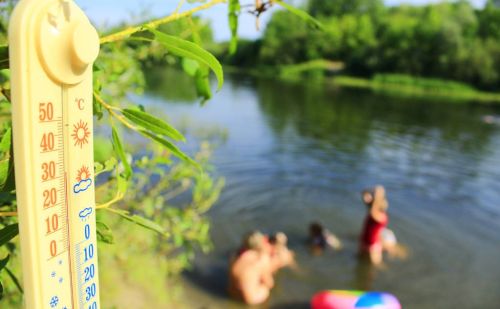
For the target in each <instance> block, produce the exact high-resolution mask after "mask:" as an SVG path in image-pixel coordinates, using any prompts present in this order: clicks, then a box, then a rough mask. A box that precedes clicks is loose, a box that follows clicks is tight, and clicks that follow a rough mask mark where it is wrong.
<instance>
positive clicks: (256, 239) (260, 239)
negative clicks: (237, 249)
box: [243, 231, 265, 250]
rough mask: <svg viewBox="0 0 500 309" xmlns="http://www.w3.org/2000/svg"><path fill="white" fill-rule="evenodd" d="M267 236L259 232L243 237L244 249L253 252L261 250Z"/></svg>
mask: <svg viewBox="0 0 500 309" xmlns="http://www.w3.org/2000/svg"><path fill="white" fill-rule="evenodd" d="M264 240H265V236H264V234H262V233H261V232H259V231H253V232H250V233H248V234H246V235H245V236H244V237H243V247H244V248H247V249H251V250H258V249H261V248H262V246H263V244H264Z"/></svg>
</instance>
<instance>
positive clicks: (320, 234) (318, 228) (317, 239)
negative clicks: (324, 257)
mask: <svg viewBox="0 0 500 309" xmlns="http://www.w3.org/2000/svg"><path fill="white" fill-rule="evenodd" d="M308 243H309V247H310V249H311V252H312V253H313V254H321V253H322V252H323V251H324V250H325V249H327V248H333V249H334V250H340V249H342V242H341V241H340V240H339V239H338V238H337V237H336V236H335V235H334V234H333V233H331V232H330V231H329V230H327V229H325V228H324V227H323V226H322V225H321V224H320V223H318V222H313V223H311V224H310V225H309V240H308Z"/></svg>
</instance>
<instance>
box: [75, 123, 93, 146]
mask: <svg viewBox="0 0 500 309" xmlns="http://www.w3.org/2000/svg"><path fill="white" fill-rule="evenodd" d="M71 136H72V137H73V139H74V140H75V146H77V145H79V146H80V148H82V147H83V144H88V142H89V140H88V137H89V136H90V130H89V128H88V124H87V123H86V122H83V120H80V122H78V123H77V124H74V125H73V134H71Z"/></svg>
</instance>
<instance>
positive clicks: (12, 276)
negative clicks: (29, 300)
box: [5, 267, 24, 293]
mask: <svg viewBox="0 0 500 309" xmlns="http://www.w3.org/2000/svg"><path fill="white" fill-rule="evenodd" d="M5 271H6V272H7V274H8V275H9V277H10V279H12V281H13V282H14V284H15V285H16V287H17V289H18V290H19V292H20V293H24V291H23V287H22V286H21V283H19V279H17V277H16V275H14V274H13V273H12V271H11V270H10V269H9V268H8V267H5Z"/></svg>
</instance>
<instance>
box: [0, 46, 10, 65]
mask: <svg viewBox="0 0 500 309" xmlns="http://www.w3.org/2000/svg"><path fill="white" fill-rule="evenodd" d="M8 68H9V46H7V45H3V46H0V69H8Z"/></svg>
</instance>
